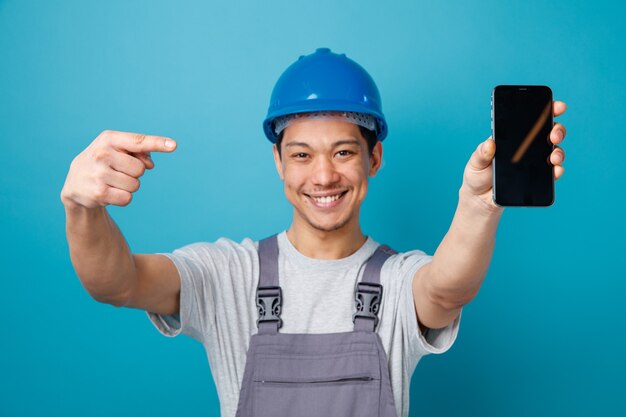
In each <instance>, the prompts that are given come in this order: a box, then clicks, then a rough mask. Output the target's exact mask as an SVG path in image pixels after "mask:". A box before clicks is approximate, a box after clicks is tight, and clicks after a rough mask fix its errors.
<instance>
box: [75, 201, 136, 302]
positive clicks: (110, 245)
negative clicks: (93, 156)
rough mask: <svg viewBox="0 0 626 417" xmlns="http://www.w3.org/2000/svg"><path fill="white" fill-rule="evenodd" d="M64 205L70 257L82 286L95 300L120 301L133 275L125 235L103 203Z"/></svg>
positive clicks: (133, 266) (132, 280)
mask: <svg viewBox="0 0 626 417" xmlns="http://www.w3.org/2000/svg"><path fill="white" fill-rule="evenodd" d="M64 205H65V214H66V234H67V242H68V245H69V249H70V257H71V260H72V264H73V265H74V269H75V270H76V274H77V275H78V277H79V279H80V280H81V282H82V284H83V286H84V287H85V289H86V290H87V291H88V292H89V294H91V296H93V297H94V298H95V299H96V300H98V301H101V302H105V303H109V304H114V305H123V304H124V302H125V300H126V298H127V296H128V294H129V293H130V290H131V288H132V285H133V283H134V282H135V279H136V278H135V277H136V271H135V265H134V262H133V257H132V254H131V252H130V249H129V247H128V245H127V244H126V241H125V239H124V236H123V235H122V233H121V232H120V230H119V228H118V227H117V225H116V224H115V222H114V221H113V219H111V217H110V216H109V214H108V213H107V211H106V209H105V208H104V207H101V208H94V209H90V208H85V207H83V206H80V205H76V204H65V203H64Z"/></svg>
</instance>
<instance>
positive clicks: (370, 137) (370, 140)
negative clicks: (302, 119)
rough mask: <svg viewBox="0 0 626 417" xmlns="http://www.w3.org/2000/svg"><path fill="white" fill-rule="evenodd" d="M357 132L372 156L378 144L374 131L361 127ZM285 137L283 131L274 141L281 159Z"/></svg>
mask: <svg viewBox="0 0 626 417" xmlns="http://www.w3.org/2000/svg"><path fill="white" fill-rule="evenodd" d="M359 130H360V131H361V136H363V139H365V142H367V151H368V152H369V156H372V153H373V152H374V146H376V142H378V138H377V137H376V131H375V130H369V129H367V128H365V127H363V126H359ZM284 135H285V130H282V131H281V132H280V133H279V134H278V138H277V139H276V147H277V148H278V156H279V157H280V158H282V157H283V156H282V154H281V151H280V145H281V144H282V143H283V136H284Z"/></svg>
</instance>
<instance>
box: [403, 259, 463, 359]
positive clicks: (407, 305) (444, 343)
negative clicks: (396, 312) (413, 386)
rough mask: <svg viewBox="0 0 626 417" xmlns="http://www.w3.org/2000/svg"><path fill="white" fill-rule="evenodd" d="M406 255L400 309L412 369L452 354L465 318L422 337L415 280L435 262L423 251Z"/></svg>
mask: <svg viewBox="0 0 626 417" xmlns="http://www.w3.org/2000/svg"><path fill="white" fill-rule="evenodd" d="M403 255H404V256H405V258H404V260H403V262H402V265H401V268H402V269H403V271H402V276H403V277H404V283H403V287H404V288H403V289H402V297H403V299H404V301H401V305H400V306H399V308H400V311H401V315H403V316H404V317H403V322H404V323H405V329H404V331H405V332H406V335H407V341H408V343H407V345H408V349H407V352H406V354H407V355H408V357H407V358H406V363H407V364H408V369H409V370H412V369H414V368H415V366H416V365H417V362H419V360H420V358H421V357H422V356H425V355H428V354H431V353H435V354H441V353H444V352H446V351H448V350H449V349H450V348H451V347H452V345H453V344H454V342H455V340H456V337H457V334H458V331H459V324H460V320H461V316H460V314H459V316H458V317H457V318H456V319H455V320H454V321H453V322H452V323H450V324H449V325H448V326H446V327H444V328H442V329H429V330H428V331H427V332H426V334H425V335H424V334H422V332H420V330H419V326H418V323H417V314H416V312H415V303H414V300H413V277H414V276H415V273H416V272H417V271H418V270H419V269H420V268H421V267H423V266H424V265H426V264H428V263H430V262H432V256H429V255H425V254H423V252H421V251H412V252H407V253H405V254H403Z"/></svg>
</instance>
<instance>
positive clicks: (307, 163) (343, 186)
mask: <svg viewBox="0 0 626 417" xmlns="http://www.w3.org/2000/svg"><path fill="white" fill-rule="evenodd" d="M281 146H282V149H281V151H282V158H281V157H280V156H279V155H278V150H277V148H276V145H274V160H275V162H276V169H277V170H278V174H279V175H280V178H281V180H283V182H284V184H285V194H286V195H287V199H288V200H289V201H290V202H291V204H292V205H293V206H294V209H295V210H294V223H295V222H298V223H301V222H304V223H305V225H308V226H310V227H313V228H314V229H317V230H320V231H327V232H330V231H333V230H338V229H341V228H345V227H347V228H350V227H358V225H359V209H360V207H361V203H362V202H363V200H364V199H365V195H366V194H367V182H368V176H374V175H376V172H377V171H378V169H379V168H380V163H381V157H382V146H381V144H380V142H377V143H376V146H375V147H374V151H373V153H372V156H371V157H370V156H369V153H368V149H367V142H366V141H365V139H364V138H363V137H362V136H361V132H360V130H359V127H358V126H357V125H355V124H352V123H349V122H347V121H343V120H324V119H314V118H306V117H305V118H302V119H298V120H296V121H294V122H293V123H292V124H291V125H289V126H288V127H287V128H286V130H285V133H284V136H283V141H282V145H281Z"/></svg>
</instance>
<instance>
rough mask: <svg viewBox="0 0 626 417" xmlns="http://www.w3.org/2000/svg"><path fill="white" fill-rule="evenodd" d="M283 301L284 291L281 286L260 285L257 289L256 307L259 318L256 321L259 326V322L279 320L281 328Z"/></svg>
mask: <svg viewBox="0 0 626 417" xmlns="http://www.w3.org/2000/svg"><path fill="white" fill-rule="evenodd" d="M282 302H283V291H282V289H281V288H280V287H259V288H257V291H256V307H257V312H258V313H259V318H258V319H257V321H256V325H257V327H259V323H265V322H273V321H277V322H278V328H281V327H282V325H283V321H282V320H281V319H280V310H281V306H282Z"/></svg>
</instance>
